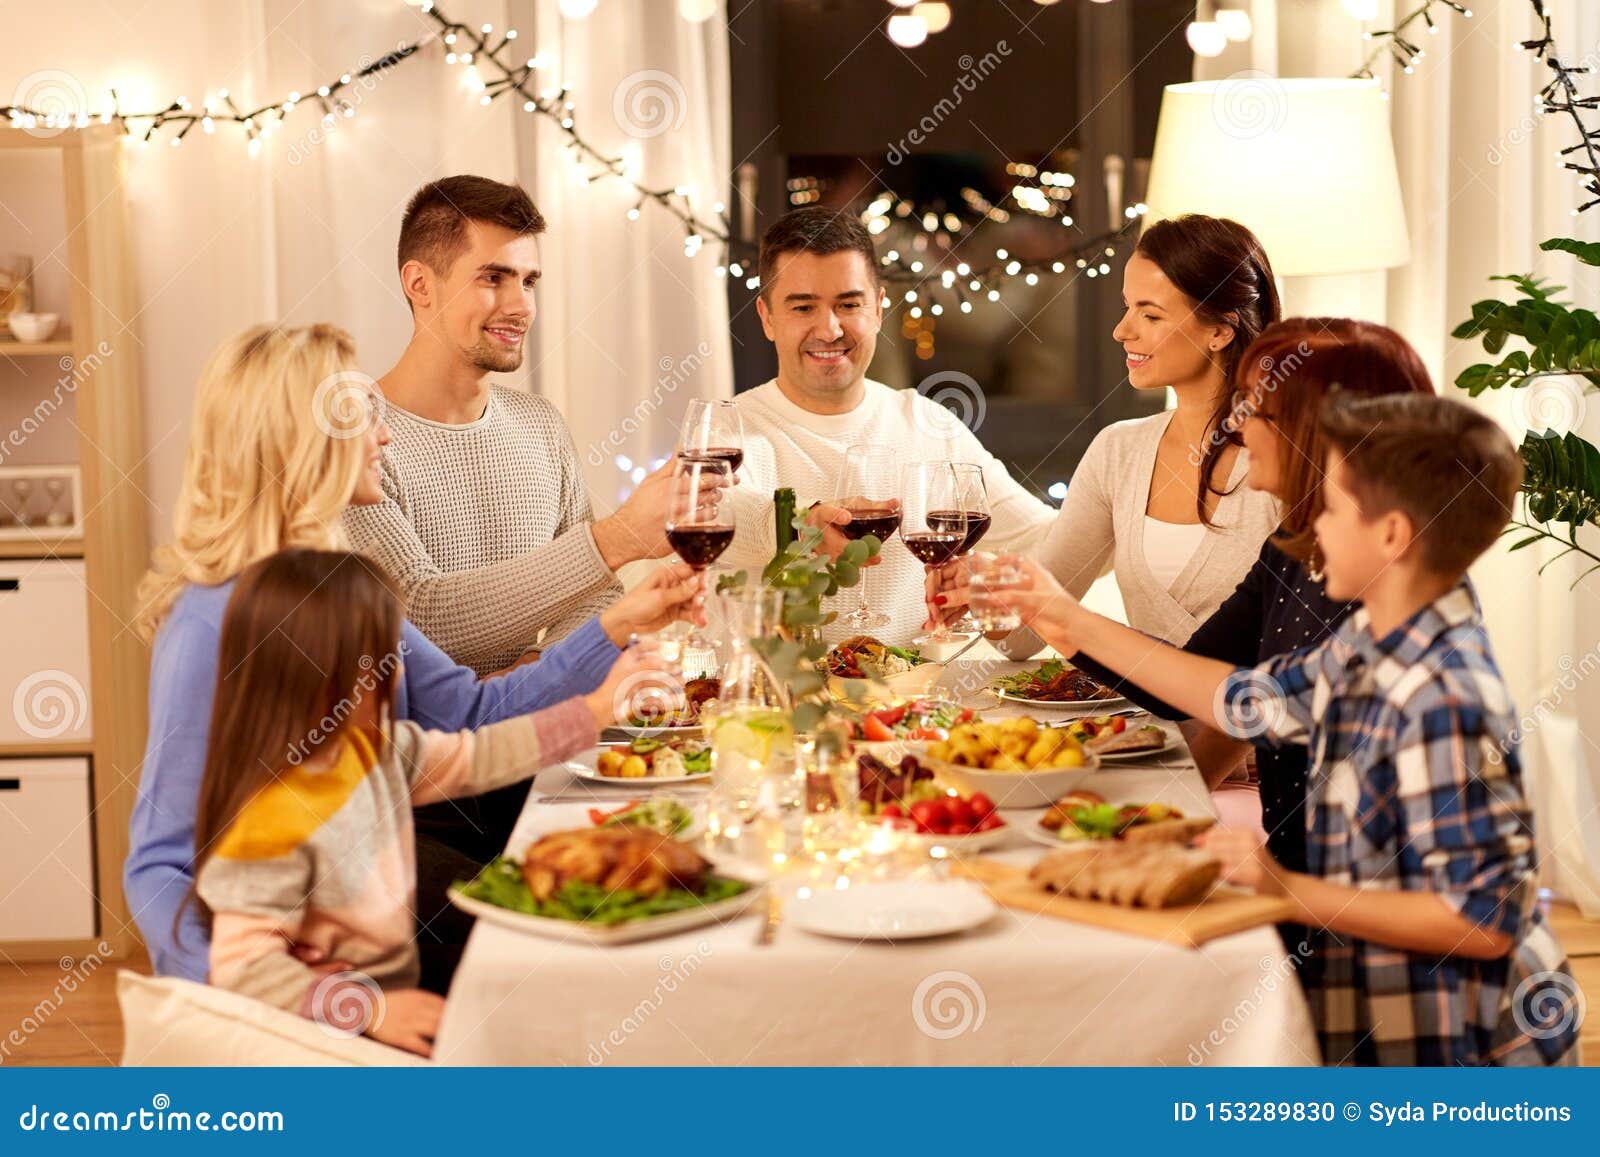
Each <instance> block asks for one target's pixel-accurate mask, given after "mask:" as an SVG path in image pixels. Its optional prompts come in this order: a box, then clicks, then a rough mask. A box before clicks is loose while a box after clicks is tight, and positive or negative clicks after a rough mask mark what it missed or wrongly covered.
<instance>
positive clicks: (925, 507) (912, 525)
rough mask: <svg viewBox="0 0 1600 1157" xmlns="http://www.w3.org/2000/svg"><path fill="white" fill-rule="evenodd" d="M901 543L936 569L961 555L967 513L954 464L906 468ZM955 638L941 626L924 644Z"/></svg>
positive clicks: (945, 641)
mask: <svg viewBox="0 0 1600 1157" xmlns="http://www.w3.org/2000/svg"><path fill="white" fill-rule="evenodd" d="M900 494H901V500H902V501H901V507H900V541H901V542H903V543H905V544H906V549H907V550H909V551H910V552H911V553H912V554H913V555H914V556H915V557H916V558H917V559H918V560H919V561H920V562H921V563H922V565H923V566H925V567H927V568H928V569H929V570H937V569H938V568H939V567H942V566H943V565H944V564H945V563H947V562H949V561H950V560H951V559H953V558H955V557H956V555H957V554H959V553H960V551H961V547H962V544H963V543H964V542H965V541H966V537H967V514H966V509H965V506H964V504H963V502H962V495H961V485H960V482H959V481H958V480H957V475H956V472H955V463H953V462H918V463H917V464H916V465H914V466H907V467H906V469H905V477H904V478H903V479H902V480H901V484H900ZM954 637H955V636H954V635H953V634H952V633H951V631H950V628H949V627H947V626H943V625H941V626H940V627H939V628H938V629H937V630H936V631H934V632H933V633H932V634H931V635H927V636H926V637H925V639H926V641H928V642H934V643H948V642H950V640H951V639H953V638H954Z"/></svg>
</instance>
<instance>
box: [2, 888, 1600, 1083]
mask: <svg viewBox="0 0 1600 1157" xmlns="http://www.w3.org/2000/svg"><path fill="white" fill-rule="evenodd" d="M1550 917H1551V923H1552V924H1553V925H1554V927H1555V929H1556V933H1557V935H1558V936H1560V937H1561V943H1562V945H1563V946H1564V947H1565V948H1566V950H1567V955H1568V957H1569V958H1570V959H1571V961H1572V970H1573V972H1574V974H1575V975H1576V976H1577V978H1578V983H1579V985H1581V986H1582V988H1583V991H1584V992H1585V993H1586V994H1588V996H1589V998H1590V1002H1591V1005H1592V1007H1591V1009H1590V1012H1591V1015H1590V1016H1589V1018H1588V1020H1587V1022H1586V1023H1585V1024H1584V1027H1583V1063H1584V1064H1585V1065H1590V1066H1600V920H1585V919H1583V918H1582V917H1581V916H1579V915H1578V913H1577V911H1576V910H1575V909H1573V908H1570V907H1567V906H1565V905H1555V906H1553V907H1552V908H1551V909H1550ZM82 967H83V966H81V965H79V966H78V971H80V972H81V971H82ZM118 968H133V969H135V970H136V971H140V972H148V971H149V965H148V962H147V961H145V960H144V959H142V958H137V959H133V960H125V961H112V962H109V963H106V964H104V965H102V966H100V967H98V968H96V969H95V970H93V971H92V972H89V973H88V974H87V976H86V977H85V978H84V980H83V982H82V983H80V984H76V985H75V991H73V992H71V993H70V994H65V995H63V994H62V993H61V991H60V985H61V983H62V978H63V976H65V975H67V974H66V973H64V972H63V971H62V968H61V966H60V964H59V962H50V963H46V964H19V963H17V962H16V961H11V960H7V959H5V957H4V954H3V953H0V1066H4V1065H114V1064H116V1063H117V1059H118V1057H119V1056H120V1055H121V1053H122V1017H121V1015H120V1014H119V1013H118V1011H117V988H116V984H117V969H118ZM13 1033H15V1034H16V1035H15V1036H13V1035H12V1034H13ZM18 1039H20V1041H21V1043H20V1044H18V1043H17V1041H18Z"/></svg>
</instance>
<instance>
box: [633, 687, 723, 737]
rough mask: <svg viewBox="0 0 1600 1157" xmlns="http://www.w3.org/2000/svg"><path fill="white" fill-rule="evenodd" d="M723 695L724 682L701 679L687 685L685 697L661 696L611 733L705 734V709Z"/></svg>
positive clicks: (647, 734)
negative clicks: (703, 713)
mask: <svg viewBox="0 0 1600 1157" xmlns="http://www.w3.org/2000/svg"><path fill="white" fill-rule="evenodd" d="M721 694H722V680H720V679H717V678H714V677H712V676H710V675H701V676H699V677H697V678H694V679H689V680H687V681H685V683H684V685H683V693H682V695H678V694H676V693H673V694H666V693H662V694H660V695H658V696H656V697H654V698H652V699H651V700H650V701H649V702H648V703H646V704H643V705H641V707H640V710H639V713H638V714H636V715H633V716H631V717H629V718H628V719H626V720H624V721H623V722H621V723H617V724H614V725H613V726H612V728H610V729H608V730H616V731H620V732H622V733H623V734H624V735H628V736H640V735H644V736H659V735H662V734H664V733H670V734H672V735H699V734H701V733H702V732H703V731H704V730H705V725H704V723H703V722H702V720H701V713H702V711H703V710H704V708H705V705H706V704H707V703H709V702H711V701H712V700H713V699H715V698H717V696H719V695H721Z"/></svg>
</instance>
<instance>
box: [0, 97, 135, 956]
mask: <svg viewBox="0 0 1600 1157" xmlns="http://www.w3.org/2000/svg"><path fill="white" fill-rule="evenodd" d="M120 137H121V134H120V133H119V132H118V130H117V129H116V127H115V126H113V125H95V126H91V127H89V128H85V129H80V130H77V131H71V132H63V133H60V134H58V135H56V136H51V137H37V136H32V135H30V134H29V133H27V132H25V131H23V130H21V129H16V128H12V127H10V126H9V125H8V124H5V123H4V122H0V165H3V164H4V163H5V160H6V156H7V154H8V153H9V152H11V151H12V150H19V149H54V150H57V151H58V152H59V154H60V157H61V170H62V178H63V179H62V186H63V187H62V190H61V194H62V197H63V198H64V203H65V210H66V239H65V242H64V244H65V250H66V264H67V268H68V270H69V272H70V274H71V280H72V288H71V296H70V299H69V305H68V309H67V311H66V317H65V318H64V319H63V329H62V330H60V331H58V332H57V333H56V334H53V335H52V336H51V340H49V341H45V342H31V343H23V342H5V343H0V390H4V389H8V388H14V387H13V386H12V385H11V383H8V382H7V380H6V379H7V378H8V377H14V376H15V367H13V366H11V365H9V364H8V359H15V358H19V357H46V356H53V357H58V358H66V357H70V358H71V359H72V362H73V366H74V367H75V368H74V369H73V373H74V375H75V377H79V378H81V380H80V381H79V382H78V385H77V387H76V389H75V391H74V397H75V406H76V414H75V418H76V423H77V427H78V431H79V433H78V463H77V464H78V466H79V468H80V469H81V471H82V474H83V491H82V501H83V511H84V515H83V532H82V537H81V538H71V539H64V538H52V537H51V536H49V535H45V534H41V535H40V536H38V537H37V538H33V539H21V540H16V539H13V540H4V541H0V559H11V560H15V559H52V558H81V559H82V560H83V563H84V573H85V579H86V581H87V583H88V587H89V591H90V598H89V600H88V607H87V615H88V627H89V660H90V700H91V704H92V711H93V739H92V740H91V741H89V742H87V743H76V744H52V743H39V744H12V745H5V746H0V757H30V758H38V757H41V756H44V757H50V756H75V757H78V758H82V757H84V756H87V757H88V758H89V760H90V773H89V774H90V808H91V812H90V815H91V822H92V824H93V843H94V858H95V863H94V869H95V873H94V874H95V888H96V898H95V901H96V922H97V925H98V927H97V937H96V940H95V941H88V942H84V943H88V944H90V945H93V944H94V943H97V942H99V941H103V942H105V943H106V944H108V945H110V947H111V949H112V951H113V953H115V954H116V955H119V956H120V955H124V954H126V953H127V952H128V951H129V950H130V949H132V948H135V947H136V946H137V945H138V930H137V929H136V928H135V927H134V925H133V921H132V918H131V915H130V913H129V910H128V904H127V900H126V899H125V897H124V896H123V893H122V865H123V861H124V860H125V859H126V858H127V854H128V819H129V816H130V814H131V812H132V809H133V801H134V796H135V793H136V791H137V788H138V783H139V772H140V767H141V764H142V762H143V758H144V742H145V726H146V718H145V715H146V688H147V685H148V675H149V653H148V649H147V648H146V647H145V645H144V644H143V643H142V642H141V641H140V639H139V638H138V636H137V635H136V634H135V633H134V631H133V630H132V628H131V624H132V621H133V612H134V607H135V601H134V588H135V586H136V585H137V583H138V581H139V578H140V576H141V575H142V574H143V573H144V570H145V566H146V564H147V561H148V554H149V545H148V537H147V533H146V520H145V510H146V507H147V501H146V498H145V495H144V492H143V480H144V470H143V466H142V462H143V459H144V429H143V405H142V400H141V397H140V383H139V356H140V355H139V343H138V341H137V340H136V337H135V334H134V331H133V328H132V327H133V324H134V320H135V319H136V317H137V316H138V308H137V301H136V298H135V294H134V282H133V266H132V261H131V257H130V253H129V245H128V221H127V206H126V202H125V199H124V195H123V178H122V174H123V156H122V154H123V145H122V142H121V139H120ZM108 350H109V351H110V352H109V353H106V352H105V351H108ZM63 368H65V367H63ZM69 947H70V948H73V949H80V948H81V944H80V942H78V941H30V942H16V941H12V942H9V943H8V942H3V941H0V954H3V956H4V957H9V958H11V959H29V958H36V959H45V958H51V959H53V958H54V957H55V956H58V955H61V954H62V951H63V950H64V949H66V948H69Z"/></svg>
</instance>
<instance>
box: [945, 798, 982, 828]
mask: <svg viewBox="0 0 1600 1157" xmlns="http://www.w3.org/2000/svg"><path fill="white" fill-rule="evenodd" d="M944 813H945V815H947V816H949V817H950V826H951V827H952V828H956V827H965V828H966V829H967V830H968V831H971V830H972V824H973V821H975V820H977V819H979V818H981V817H979V816H976V815H974V814H973V811H972V805H971V804H969V803H968V802H967V801H966V800H964V799H950V800H946V801H945V805H944Z"/></svg>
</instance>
